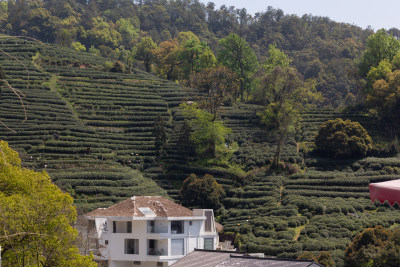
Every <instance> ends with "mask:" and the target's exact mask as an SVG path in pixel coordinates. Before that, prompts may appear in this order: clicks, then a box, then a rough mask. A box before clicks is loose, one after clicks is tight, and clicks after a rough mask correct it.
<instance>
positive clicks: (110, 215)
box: [86, 196, 218, 267]
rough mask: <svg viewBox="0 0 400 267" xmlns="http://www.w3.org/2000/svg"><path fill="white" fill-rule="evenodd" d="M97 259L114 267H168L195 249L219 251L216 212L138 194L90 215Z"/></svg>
mask: <svg viewBox="0 0 400 267" xmlns="http://www.w3.org/2000/svg"><path fill="white" fill-rule="evenodd" d="M86 217H87V219H88V220H89V221H88V222H89V223H88V233H89V236H91V239H92V241H93V240H95V242H96V250H95V253H94V254H95V259H96V260H97V261H99V262H102V263H103V264H104V265H106V266H110V267H125V266H129V267H132V266H144V267H147V266H149V267H150V266H152V267H154V266H156V267H161V266H162V267H164V266H169V265H171V264H172V263H174V262H176V261H177V260H179V259H180V258H182V257H183V256H185V255H187V254H188V253H190V252H192V251H194V249H211V250H212V249H216V246H217V244H218V234H217V231H216V227H215V221H214V213H213V210H212V209H194V210H190V209H187V208H185V207H183V206H181V205H178V204H176V203H174V202H172V201H170V200H168V199H166V198H163V197H154V196H136V197H131V198H129V199H127V200H125V201H123V202H120V203H118V204H115V205H113V206H111V207H109V208H106V209H97V210H94V211H92V212H89V213H87V214H86Z"/></svg>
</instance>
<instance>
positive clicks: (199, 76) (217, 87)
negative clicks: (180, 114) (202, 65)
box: [190, 66, 239, 115]
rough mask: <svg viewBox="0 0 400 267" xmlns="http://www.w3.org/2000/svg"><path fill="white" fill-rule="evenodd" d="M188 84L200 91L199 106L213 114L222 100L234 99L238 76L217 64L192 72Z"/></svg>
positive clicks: (236, 91) (237, 90) (237, 86)
mask: <svg viewBox="0 0 400 267" xmlns="http://www.w3.org/2000/svg"><path fill="white" fill-rule="evenodd" d="M190 86H191V87H193V88H196V89H197V90H198V91H199V92H200V94H199V97H200V102H199V103H200V107H201V108H202V109H204V110H207V111H208V112H210V113H211V114H214V115H215V114H216V113H217V110H218V108H219V107H220V106H221V105H222V104H223V103H224V101H227V102H228V101H229V102H233V101H235V99H236V97H237V94H238V92H239V78H238V76H237V74H236V73H234V72H233V71H231V70H230V69H228V68H226V67H224V66H218V67H214V68H207V69H203V70H201V71H199V72H197V73H193V74H192V75H191V76H190Z"/></svg>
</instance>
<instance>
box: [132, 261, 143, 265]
mask: <svg viewBox="0 0 400 267" xmlns="http://www.w3.org/2000/svg"><path fill="white" fill-rule="evenodd" d="M133 265H142V262H141V261H134V262H133Z"/></svg>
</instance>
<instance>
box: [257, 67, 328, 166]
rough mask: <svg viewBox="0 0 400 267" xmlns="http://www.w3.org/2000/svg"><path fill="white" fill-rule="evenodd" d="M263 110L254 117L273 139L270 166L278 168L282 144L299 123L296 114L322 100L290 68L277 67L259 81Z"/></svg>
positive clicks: (310, 86) (313, 89)
mask: <svg viewBox="0 0 400 267" xmlns="http://www.w3.org/2000/svg"><path fill="white" fill-rule="evenodd" d="M262 88H263V91H264V97H265V98H264V101H265V103H266V109H265V110H264V111H263V112H260V113H258V115H259V116H260V117H261V120H262V122H263V124H265V125H266V126H267V127H268V128H269V129H271V130H273V131H274V132H275V133H276V135H277V143H278V145H277V149H276V153H275V155H274V160H273V165H275V166H278V164H279V160H280V153H281V149H282V146H283V145H284V142H285V140H286V139H287V138H288V136H289V135H292V134H294V133H295V132H296V129H298V127H299V123H300V114H299V110H301V109H302V108H304V107H306V106H308V105H312V104H313V103H316V102H318V101H320V100H321V99H322V97H321V95H320V94H318V93H317V92H316V91H315V88H314V87H312V84H310V83H304V82H303V81H302V77H301V75H300V74H299V73H298V72H297V71H296V70H295V69H293V68H281V67H279V66H277V67H276V68H275V69H274V70H273V71H272V72H271V73H269V74H267V75H266V76H265V77H264V79H263V81H262Z"/></svg>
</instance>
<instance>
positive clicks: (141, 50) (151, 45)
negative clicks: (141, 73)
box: [135, 37, 157, 72]
mask: <svg viewBox="0 0 400 267" xmlns="http://www.w3.org/2000/svg"><path fill="white" fill-rule="evenodd" d="M156 49H157V44H156V43H155V42H153V39H151V37H144V38H142V40H141V41H140V43H139V44H138V45H137V47H136V54H135V58H136V59H137V60H141V61H143V64H144V68H145V70H146V71H147V72H150V71H151V64H152V63H153V62H154V61H155V59H156V57H155V54H154V53H155V50H156Z"/></svg>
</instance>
